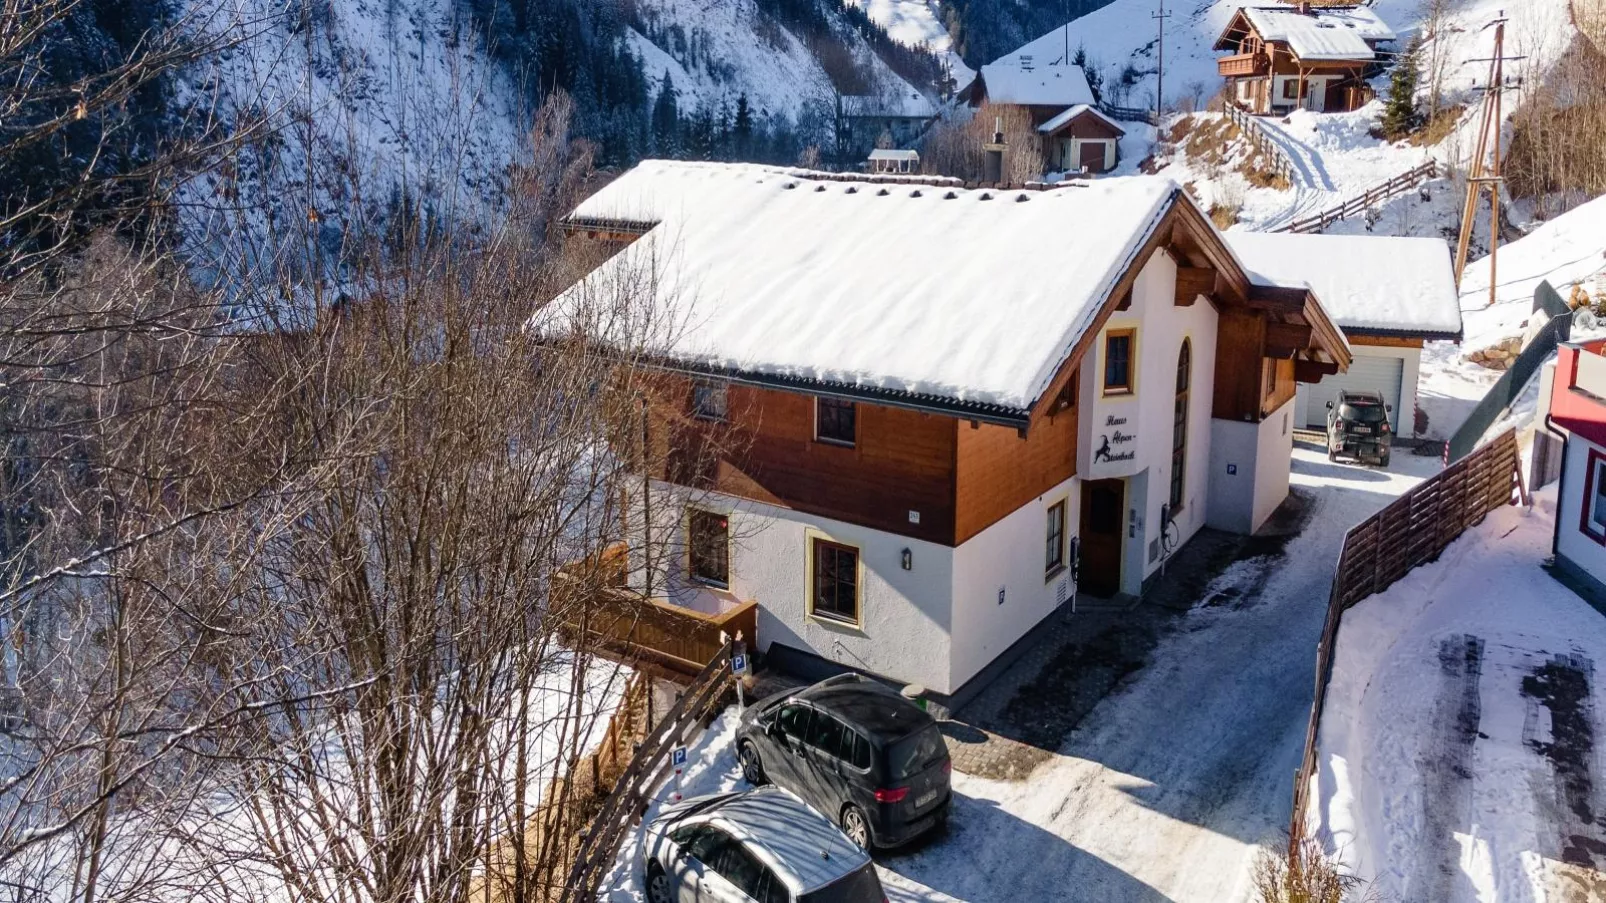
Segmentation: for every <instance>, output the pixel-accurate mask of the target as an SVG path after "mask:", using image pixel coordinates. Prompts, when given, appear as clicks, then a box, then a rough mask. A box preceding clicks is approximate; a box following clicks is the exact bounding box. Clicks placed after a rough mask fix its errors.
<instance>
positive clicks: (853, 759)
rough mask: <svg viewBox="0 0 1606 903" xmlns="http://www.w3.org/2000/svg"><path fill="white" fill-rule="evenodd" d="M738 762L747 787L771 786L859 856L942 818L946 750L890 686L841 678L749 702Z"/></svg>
mask: <svg viewBox="0 0 1606 903" xmlns="http://www.w3.org/2000/svg"><path fill="white" fill-rule="evenodd" d="M736 754H737V758H738V759H739V760H740V761H741V765H742V775H743V776H744V777H746V778H747V780H748V782H749V783H751V784H755V785H757V784H763V783H765V782H766V781H774V782H775V783H776V784H779V785H780V786H782V787H784V788H786V789H787V790H790V791H792V792H793V793H795V794H797V795H798V796H800V797H802V798H803V800H804V801H805V802H807V803H809V804H810V805H812V806H813V807H814V808H815V809H818V810H819V811H820V812H822V813H824V814H825V815H826V816H828V817H830V818H834V819H836V820H837V822H838V823H839V824H841V826H842V831H843V833H845V834H847V835H848V837H849V838H851V839H852V840H853V842H854V843H857V844H858V845H859V846H861V847H864V848H866V849H873V848H875V847H894V846H898V845H900V844H904V843H907V842H909V841H910V840H913V839H914V838H916V837H918V836H919V835H921V834H923V833H925V832H926V831H928V830H930V829H931V828H934V827H939V826H941V825H944V824H946V822H947V820H948V802H949V787H948V783H949V772H950V771H951V770H952V763H951V762H950V761H949V759H948V747H947V745H946V744H945V743H944V742H943V739H942V733H941V732H940V731H939V730H938V729H937V722H936V721H935V720H934V719H933V718H932V717H931V716H930V715H929V714H927V713H926V712H925V711H924V710H923V709H921V708H920V707H919V706H917V705H915V704H914V703H913V702H910V701H909V700H907V699H905V698H903V697H902V696H901V695H899V694H897V693H895V692H893V691H892V690H891V689H890V688H888V687H886V686H884V685H882V684H880V683H877V682H876V681H874V680H871V679H869V678H866V677H861V676H859V675H857V674H843V675H839V676H837V677H833V678H831V679H830V680H826V681H822V682H820V683H817V684H815V685H814V686H812V687H806V688H804V689H802V690H797V691H795V692H787V693H780V694H777V695H775V696H771V697H770V698H768V699H766V700H764V701H763V702H759V703H756V704H755V705H753V706H752V707H751V708H749V709H748V710H747V711H746V712H745V713H744V714H743V715H742V724H741V726H740V727H739V728H737V731H736Z"/></svg>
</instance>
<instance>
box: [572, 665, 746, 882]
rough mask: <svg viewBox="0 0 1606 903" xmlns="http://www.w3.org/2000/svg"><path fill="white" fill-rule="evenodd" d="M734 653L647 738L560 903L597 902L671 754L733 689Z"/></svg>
mask: <svg viewBox="0 0 1606 903" xmlns="http://www.w3.org/2000/svg"><path fill="white" fill-rule="evenodd" d="M733 648H734V647H733V646H732V645H731V644H727V645H725V646H724V647H722V648H721V649H720V650H719V651H718V653H716V654H715V655H714V657H713V658H712V659H711V660H710V661H709V662H708V664H707V665H705V666H704V667H703V669H702V670H701V671H700V672H698V674H697V676H696V677H695V678H693V680H692V682H691V686H689V687H687V688H686V689H685V691H684V692H682V693H681V694H680V698H679V699H678V700H676V702H675V704H674V706H673V707H672V708H670V710H669V711H668V712H667V713H665V715H664V718H663V720H662V721H661V722H659V723H658V725H657V726H656V727H654V728H653V729H652V730H651V731H649V732H648V734H647V738H646V739H645V740H643V741H642V743H641V747H640V748H639V749H637V750H636V753H635V755H634V756H632V757H631V760H630V764H629V765H628V766H626V767H625V770H624V773H623V774H622V775H621V776H620V777H619V782H618V783H617V784H615V785H614V788H613V792H612V793H610V794H608V798H607V799H606V800H605V801H604V802H603V804H602V808H601V810H600V811H599V812H598V813H597V815H596V817H594V818H593V819H592V820H591V823H590V824H589V825H588V826H587V827H586V830H585V833H584V836H583V837H582V838H581V841H580V849H579V851H578V852H577V853H576V855H575V859H574V865H573V866H572V868H571V869H570V871H569V875H568V878H567V880H565V881H564V884H563V889H562V891H561V892H560V893H559V895H558V898H557V899H558V903H582V901H583V903H592V901H594V900H595V899H596V898H597V890H598V886H599V885H600V884H601V882H602V880H603V878H605V877H606V876H607V874H608V871H609V870H610V869H612V868H613V865H614V861H615V860H616V859H617V858H618V856H619V845H620V843H621V842H622V841H623V840H624V836H625V832H626V831H628V830H629V829H630V828H631V827H632V826H633V825H634V824H636V823H637V821H638V819H639V818H640V817H641V815H642V814H643V813H644V812H645V811H646V808H647V803H648V802H649V800H650V799H651V796H652V793H653V791H654V789H655V788H656V787H657V786H658V784H659V783H660V781H661V780H662V778H663V777H664V772H665V769H664V765H665V763H666V762H667V761H668V759H669V754H670V752H671V751H672V750H674V748H675V747H676V746H679V745H680V744H681V743H682V742H684V741H685V740H686V739H687V738H688V734H689V732H690V731H691V729H692V728H693V726H700V725H702V724H703V723H704V722H706V721H707V720H708V719H711V718H712V717H713V713H714V712H715V711H716V710H717V709H718V707H719V706H720V705H721V704H723V702H724V699H725V696H726V694H727V693H729V692H730V690H731V688H732V686H733V685H734V681H735V677H734V675H732V674H731V669H730V657H731V652H732V651H733Z"/></svg>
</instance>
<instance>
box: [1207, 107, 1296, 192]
mask: <svg viewBox="0 0 1606 903" xmlns="http://www.w3.org/2000/svg"><path fill="white" fill-rule="evenodd" d="M1222 110H1223V112H1225V113H1226V114H1227V118H1228V119H1229V120H1231V121H1232V124H1233V125H1236V126H1237V127H1238V129H1239V131H1241V132H1243V133H1244V137H1245V138H1248V139H1249V143H1250V144H1253V145H1254V146H1255V147H1257V148H1259V149H1260V150H1261V152H1262V153H1264V154H1265V155H1266V156H1267V157H1270V158H1271V168H1272V170H1273V171H1275V172H1276V173H1277V174H1278V175H1280V176H1282V177H1283V178H1285V179H1287V180H1288V181H1290V182H1292V181H1293V180H1294V161H1293V160H1291V159H1289V157H1288V151H1286V150H1284V149H1283V146H1282V145H1281V144H1278V143H1277V142H1276V141H1273V140H1272V137H1271V136H1270V135H1268V134H1267V133H1266V130H1265V128H1264V127H1262V126H1261V124H1260V120H1259V119H1257V118H1255V116H1254V115H1252V114H1251V113H1250V112H1249V111H1248V110H1245V109H1244V108H1243V107H1240V106H1238V105H1237V104H1235V103H1228V104H1224V105H1223V106H1222Z"/></svg>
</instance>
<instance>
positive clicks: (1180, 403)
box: [1171, 339, 1193, 517]
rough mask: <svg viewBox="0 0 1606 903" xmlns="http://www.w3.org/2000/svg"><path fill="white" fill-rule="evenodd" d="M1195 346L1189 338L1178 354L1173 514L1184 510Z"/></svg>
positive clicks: (1173, 422) (1173, 417) (1173, 413)
mask: <svg viewBox="0 0 1606 903" xmlns="http://www.w3.org/2000/svg"><path fill="white" fill-rule="evenodd" d="M1192 371H1193V348H1192V345H1191V344H1190V343H1189V341H1188V340H1187V339H1183V340H1182V350H1181V351H1180V352H1178V354H1177V397H1176V402H1175V404H1174V406H1173V407H1172V411H1171V514H1172V516H1173V517H1174V516H1176V513H1177V512H1178V511H1181V510H1182V493H1183V491H1184V489H1185V488H1186V487H1185V483H1184V479H1183V476H1184V474H1185V473H1186V472H1187V469H1188V468H1187V463H1188V386H1189V384H1190V383H1192V381H1193V374H1192Z"/></svg>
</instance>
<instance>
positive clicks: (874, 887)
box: [798, 863, 886, 903]
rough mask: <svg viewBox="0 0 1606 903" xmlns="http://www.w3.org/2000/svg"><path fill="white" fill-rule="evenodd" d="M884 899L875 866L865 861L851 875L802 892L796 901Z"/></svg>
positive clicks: (855, 902) (869, 902)
mask: <svg viewBox="0 0 1606 903" xmlns="http://www.w3.org/2000/svg"><path fill="white" fill-rule="evenodd" d="M885 899H886V892H885V891H883V890H882V889H881V879H880V878H877V877H876V874H875V866H874V865H871V864H868V863H866V864H865V866H864V868H861V869H859V870H858V871H856V872H854V873H852V874H851V875H847V876H846V877H843V878H840V879H838V880H837V881H835V882H833V883H831V884H827V885H826V886H824V887H822V888H820V889H819V890H817V891H814V892H812V893H807V894H804V895H803V896H802V897H800V898H799V899H798V903H882V901H883V900H885Z"/></svg>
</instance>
